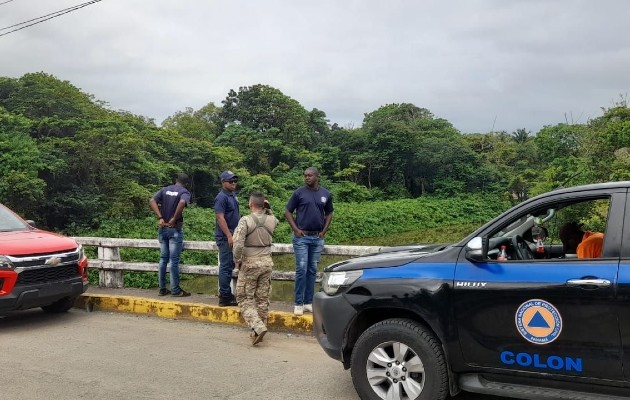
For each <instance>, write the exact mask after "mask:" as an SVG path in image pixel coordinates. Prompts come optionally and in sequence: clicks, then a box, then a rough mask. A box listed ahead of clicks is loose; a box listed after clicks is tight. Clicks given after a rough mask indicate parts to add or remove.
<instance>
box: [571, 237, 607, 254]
mask: <svg viewBox="0 0 630 400" xmlns="http://www.w3.org/2000/svg"><path fill="white" fill-rule="evenodd" d="M603 244H604V234H603V233H599V232H591V231H587V232H585V233H584V237H582V242H581V243H580V244H579V245H578V247H577V256H578V258H598V257H601V255H602V245H603Z"/></svg>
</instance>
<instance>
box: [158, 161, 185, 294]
mask: <svg viewBox="0 0 630 400" xmlns="http://www.w3.org/2000/svg"><path fill="white" fill-rule="evenodd" d="M187 184H188V176H187V175H186V174H184V173H178V174H176V175H175V179H174V183H173V184H172V185H170V186H166V187H163V188H162V189H160V190H159V191H158V192H157V193H156V194H155V195H154V196H153V197H152V198H151V200H149V206H150V207H151V210H153V213H154V214H155V216H156V217H157V219H158V227H159V228H158V240H159V241H160V264H159V267H158V284H159V286H160V291H159V293H158V294H159V295H160V296H166V295H167V294H169V293H170V294H171V295H172V296H177V297H186V296H190V293H188V292H187V291H185V290H184V289H182V288H181V287H180V286H179V256H180V254H181V252H182V248H183V247H184V229H183V225H184V217H183V215H182V214H183V212H184V207H186V206H187V205H188V203H190V192H189V191H188V189H186V187H185V186H186V185H187ZM169 261H170V263H171V290H168V289H167V288H166V266H167V264H168V263H169Z"/></svg>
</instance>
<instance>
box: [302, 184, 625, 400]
mask: <svg viewBox="0 0 630 400" xmlns="http://www.w3.org/2000/svg"><path fill="white" fill-rule="evenodd" d="M629 190H630V182H609V183H602V184H595V185H587V186H579V187H573V188H567V189H559V190H555V191H552V192H549V193H545V194H542V195H540V196H537V197H535V198H532V199H530V200H528V201H525V202H523V203H521V204H519V205H517V206H515V207H514V208H512V209H510V210H508V211H506V212H505V213H503V214H502V215H500V216H498V217H497V218H495V219H493V220H492V221H490V222H488V223H486V224H485V225H483V226H482V227H480V228H479V229H478V230H476V231H475V232H474V233H472V234H471V235H469V236H468V237H466V238H465V239H463V240H462V241H461V242H459V243H456V244H452V245H446V246H431V247H429V246H417V247H415V248H409V247H407V248H405V249H403V250H398V251H396V250H394V251H386V252H382V253H380V254H374V255H370V256H363V257H358V258H354V259H350V260H347V261H342V262H339V263H336V264H333V265H331V266H329V267H327V268H326V269H325V272H324V277H323V280H322V289H323V290H322V292H319V293H317V294H316V296H315V299H314V302H313V315H314V317H313V321H314V332H315V335H316V337H317V339H318V341H319V343H320V345H321V346H322V348H323V349H324V350H325V351H326V353H327V354H328V355H329V356H331V357H333V358H335V359H337V360H339V361H341V362H342V363H343V366H344V367H345V368H346V369H348V368H349V369H351V374H352V380H353V383H354V386H355V388H356V390H357V392H358V393H359V395H360V397H361V398H362V399H444V398H445V397H446V396H448V395H451V396H454V395H457V394H458V393H459V392H460V391H469V392H476V393H483V394H492V395H499V396H505V397H514V398H521V399H536V400H538V399H621V398H629V397H630V193H629ZM567 227H573V228H576V227H579V229H580V231H579V233H580V235H583V236H581V237H580V238H579V239H578V242H579V245H578V247H579V246H585V245H586V243H587V239H588V238H590V237H591V236H592V237H597V238H599V242H598V243H596V246H595V247H593V249H595V250H593V251H592V252H591V253H590V254H588V255H587V256H586V258H583V257H585V256H584V255H582V256H581V257H578V256H577V255H576V249H575V248H574V247H575V246H572V245H571V244H570V243H569V242H568V241H567V239H566V235H567V234H566V231H567ZM563 235H564V236H565V237H563ZM561 238H562V240H561ZM580 241H581V242H580ZM589 241H590V239H589ZM582 250H583V249H582ZM577 253H580V250H579V249H578V250H577ZM582 254H584V252H582Z"/></svg>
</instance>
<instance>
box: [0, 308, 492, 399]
mask: <svg viewBox="0 0 630 400" xmlns="http://www.w3.org/2000/svg"><path fill="white" fill-rule="evenodd" d="M0 357H1V360H2V362H0V388H1V389H0V392H1V393H2V398H7V399H18V400H20V399H52V398H57V399H90V400H96V399H108V400H109V399H169V400H172V399H243V400H245V399H247V400H249V399H292V400H300V399H340V400H345V399H348V400H355V399H358V396H357V395H356V393H355V391H354V388H353V386H352V381H351V378H350V372H349V371H345V370H344V369H343V367H342V366H341V364H340V363H339V362H337V361H335V360H332V359H330V358H329V357H328V356H326V354H325V353H324V352H323V351H322V350H321V348H320V347H319V345H318V344H317V341H316V340H315V339H314V338H312V337H310V336H300V335H295V334H293V335H288V334H286V333H284V334H282V333H269V334H268V335H267V336H266V337H265V340H264V342H263V343H262V344H261V345H259V346H257V347H252V346H251V345H250V341H249V337H248V331H247V330H246V329H245V328H241V327H232V326H223V325H217V324H204V323H199V322H187V321H173V320H164V319H159V318H153V317H146V316H136V315H129V314H116V313H106V312H93V313H87V312H85V311H82V310H78V309H73V310H71V311H70V312H69V313H67V314H61V315H48V314H44V313H42V312H41V311H40V310H29V311H24V312H19V313H14V314H11V315H8V316H5V317H0ZM482 398H483V399H486V400H490V399H492V400H500V398H498V397H489V396H484V397H482V396H473V395H469V394H464V395H458V396H456V397H455V398H454V399H455V400H480V399H482Z"/></svg>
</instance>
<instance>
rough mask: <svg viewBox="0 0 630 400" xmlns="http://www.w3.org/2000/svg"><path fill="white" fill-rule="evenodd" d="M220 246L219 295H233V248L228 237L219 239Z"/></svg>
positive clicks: (218, 244) (218, 245)
mask: <svg viewBox="0 0 630 400" xmlns="http://www.w3.org/2000/svg"><path fill="white" fill-rule="evenodd" d="M217 247H218V248H219V296H221V297H230V296H232V289H230V282H232V271H234V255H233V254H232V248H230V245H229V244H228V241H227V239H226V238H222V239H217Z"/></svg>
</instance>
